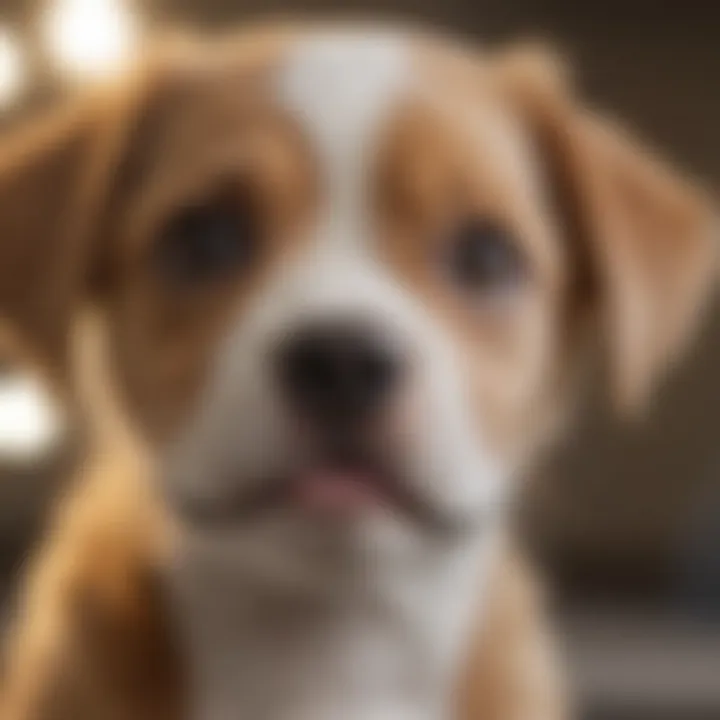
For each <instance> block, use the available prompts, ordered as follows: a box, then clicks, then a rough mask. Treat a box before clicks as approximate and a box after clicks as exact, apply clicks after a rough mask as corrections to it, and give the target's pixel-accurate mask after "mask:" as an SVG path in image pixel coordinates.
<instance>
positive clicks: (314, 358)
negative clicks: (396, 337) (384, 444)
mask: <svg viewBox="0 0 720 720" xmlns="http://www.w3.org/2000/svg"><path fill="white" fill-rule="evenodd" d="M279 360H280V378H281V382H282V386H283V388H284V391H285V393H286V395H287V397H288V398H289V400H290V402H291V403H292V405H293V406H294V407H295V409H296V410H297V411H298V412H300V413H302V414H303V415H305V416H306V417H310V418H311V419H313V420H314V421H318V422H322V423H326V424H327V423H348V422H349V423H355V422H358V421H361V420H365V419H367V418H368V417H369V416H372V415H373V414H374V413H375V412H377V411H379V410H380V409H381V406H382V404H383V402H384V401H385V400H386V399H387V398H388V396H389V395H390V394H391V392H392V390H393V388H394V386H395V385H396V383H397V381H398V379H399V376H400V374H401V372H400V371H401V369H402V362H401V358H400V357H399V353H398V352H397V349H396V348H394V347H393V345H392V343H391V342H390V339H389V338H386V337H383V336H382V334H381V333H378V332H376V331H374V330H373V329H372V328H368V327H362V326H359V325H348V324H322V325H313V326H308V327H305V328H303V329H302V330H300V331H297V332H295V333H293V334H292V335H291V336H290V337H289V338H288V340H287V341H286V342H285V343H284V344H283V346H282V347H281V349H280V353H279Z"/></svg>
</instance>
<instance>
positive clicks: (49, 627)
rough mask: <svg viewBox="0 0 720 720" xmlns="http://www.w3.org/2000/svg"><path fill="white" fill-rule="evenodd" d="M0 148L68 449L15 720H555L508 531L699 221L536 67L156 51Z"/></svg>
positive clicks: (652, 373)
mask: <svg viewBox="0 0 720 720" xmlns="http://www.w3.org/2000/svg"><path fill="white" fill-rule="evenodd" d="M140 65H141V67H139V68H137V69H136V70H135V71H133V72H129V73H128V77H127V78H125V79H123V80H122V81H120V82H118V83H114V84H112V87H109V88H94V89H92V90H89V91H88V93H87V97H85V96H83V97H81V98H76V99H74V100H72V101H71V102H70V103H69V105H68V107H65V108H62V109H59V110H57V112H56V113H55V114H54V115H53V117H51V118H50V119H49V120H44V121H39V122H38V123H37V124H36V125H35V126H34V127H32V128H30V129H24V130H22V131H20V132H19V133H18V134H17V135H15V136H11V137H10V138H9V139H8V140H6V141H5V144H4V145H3V148H2V153H1V156H2V163H1V165H0V308H2V312H3V315H4V317H5V319H6V322H7V324H8V327H10V328H11V329H12V330H13V332H14V333H15V335H16V337H17V338H18V339H19V341H20V342H21V343H22V344H23V347H24V348H26V349H27V352H28V354H29V357H32V358H33V359H34V361H36V362H38V363H40V364H41V366H42V367H43V368H44V371H45V372H46V373H47V376H48V378H49V380H50V382H51V383H52V386H53V387H54V388H55V390H56V392H57V393H59V394H60V395H61V396H62V398H63V399H64V401H66V402H68V403H74V404H77V405H78V406H79V407H81V408H82V412H85V413H86V414H87V419H88V422H87V424H88V427H89V428H90V431H91V433H92V442H91V452H90V454H89V457H88V460H87V463H86V466H85V467H84V468H83V472H81V473H80V477H79V478H78V479H77V481H76V482H75V483H73V485H72V489H71V491H70V492H69V496H68V498H67V499H66V500H65V501H64V502H63V503H62V504H61V506H60V508H59V510H58V513H57V518H56V519H55V521H54V522H53V523H52V526H51V529H50V530H49V531H48V540H47V542H46V543H45V545H46V546H45V547H44V548H43V549H42V550H41V552H39V553H38V557H37V559H36V560H35V563H34V566H33V567H32V568H31V569H30V572H29V580H28V582H27V585H26V586H25V588H24V590H23V591H22V593H21V595H20V598H19V600H18V608H19V609H18V618H17V627H16V629H15V632H14V633H13V634H12V636H11V640H10V642H9V647H8V651H7V661H6V666H5V673H4V678H3V695H2V702H3V703H4V705H3V715H2V717H3V718H4V719H5V720H70V719H72V720H83V719H84V718H92V719H93V720H96V719H102V718H117V719H119V720H126V719H127V720H129V719H130V718H132V719H133V720H138V719H139V720H144V719H146V718H147V719H148V720H150V719H151V718H152V720H159V719H165V718H167V719H168V720H171V719H173V720H174V719H175V718H190V719H191V720H235V719H237V718H254V719H257V720H260V719H268V720H289V719H292V720H309V719H311V720H331V719H332V720H337V719H338V718H344V719H346V720H370V718H372V720H379V719H380V718H392V719H393V720H405V719H407V720H411V719H412V720H439V719H440V718H461V719H462V720H479V719H482V720H491V719H497V720H526V719H527V718H533V719H534V720H558V718H561V717H564V714H565V713H566V712H567V708H566V703H565V693H564V689H563V687H562V679H561V677H558V673H557V672H556V671H557V664H556V660H555V658H554V647H553V643H552V639H551V633H550V632H549V628H548V626H547V625H546V621H545V619H544V616H543V613H542V609H541V602H540V599H539V598H538V597H536V595H535V594H534V590H533V585H532V581H531V578H530V576H529V575H527V574H526V573H525V571H524V570H523V565H522V562H521V560H520V559H519V558H518V557H517V556H516V555H515V554H514V552H513V549H512V542H511V538H510V537H509V532H508V525H509V517H510V514H511V509H512V501H513V498H514V497H516V496H517V494H518V492H519V488H520V486H521V478H522V477H523V475H524V474H525V473H526V470H527V468H528V467H529V466H530V465H531V463H533V462H534V461H535V460H536V458H537V457H538V454H539V453H540V452H541V451H542V450H543V449H544V448H546V447H547V446H548V445H549V444H550V443H551V442H552V440H553V439H554V438H556V437H557V435H558V434H559V433H561V432H562V431H563V429H564V428H565V427H566V425H567V420H568V418H571V417H572V411H573V409H574V407H575V405H576V399H577V398H578V396H579V394H580V393H579V388H580V387H581V386H582V382H583V379H584V378H586V376H587V375H588V373H589V372H591V371H594V368H595V365H596V364H598V363H596V361H597V359H598V358H599V357H602V358H603V362H602V363H601V364H602V366H603V368H604V370H605V374H606V375H607V380H608V383H609V388H610V392H611V394H612V397H613V398H614V400H615V402H616V404H617V405H618V407H619V408H621V409H622V410H623V411H626V412H633V411H635V410H637V409H638V408H640V407H642V405H643V404H644V403H645V402H646V401H647V398H648V397H649V394H650V393H651V391H652V390H653V388H654V387H656V385H657V384H658V382H659V380H660V378H662V377H663V375H664V374H665V371H666V369H667V368H668V367H669V365H670V364H671V363H672V362H673V361H674V360H676V359H677V358H679V357H680V353H681V352H682V350H683V349H684V348H686V347H687V345H688V343H689V342H690V340H691V338H692V336H693V334H694V332H695V331H696V329H697V327H698V323H699V320H700V318H701V317H702V314H703V308H704V307H705V306H706V305H707V304H708V303H707V301H708V299H709V297H710V294H711V289H712V287H713V284H714V274H715V270H716V268H715V262H716V249H715V245H714V242H715V239H714V233H715V230H716V216H715V209H714V207H713V202H712V199H711V197H710V195H709V193H708V192H706V191H705V190H704V189H703V188H702V187H700V186H699V185H698V184H697V183H695V182H693V181H690V180H688V179H685V178H683V177H682V176H681V175H680V174H678V173H676V172H675V171H673V170H670V169H669V168H668V167H667V166H666V165H665V164H664V163H663V162H661V161H659V160H658V159H657V158H656V156H655V154H654V153H653V152H651V151H649V150H647V149H645V148H643V147H642V146H641V145H640V144H639V143H638V142H637V141H636V140H635V139H634V137H633V136H632V135H631V134H630V133H628V132H627V131H626V130H625V129H623V128H622V127H621V126H620V125H618V124H617V123H616V122H614V121H613V120H612V119H610V118H609V117H607V116H606V115H604V114H602V113H598V112H596V111H594V110H592V109H591V108H589V107H588V105H587V104H586V103H585V102H584V101H583V100H582V99H581V98H580V97H579V93H578V92H577V91H576V90H575V89H574V88H573V83H572V80H571V78H569V77H568V73H567V71H566V68H565V66H564V65H563V63H562V62H561V61H560V59H559V58H558V57H556V56H555V54H553V52H552V51H551V50H547V49H544V48H541V47H534V46H522V47H520V46H517V47H512V48H508V49H498V50H484V51H483V50H477V49H474V48H471V47H468V46H467V45H465V44H464V43H462V42H460V41H456V40H453V39H449V38H446V37H440V36H438V35H435V34H433V33H426V32H423V31H415V30H403V29H397V28H392V27H385V26H369V25H368V26H361V25H357V26H349V25H345V26H344V25H332V24H328V25H327V26H313V27H310V26H307V27H302V26H283V27H280V26H274V27H262V28H250V29H246V30H245V31H243V32H241V33H240V34H239V35H232V36H228V37H223V38H214V39H210V40H208V39H203V38H192V37H189V38H183V39H176V40H174V41H173V42H169V43H167V44H163V45H162V48H161V49H159V50H157V51H156V52H154V53H153V54H152V55H151V56H150V57H148V58H145V59H144V60H143V62H142V63H140Z"/></svg>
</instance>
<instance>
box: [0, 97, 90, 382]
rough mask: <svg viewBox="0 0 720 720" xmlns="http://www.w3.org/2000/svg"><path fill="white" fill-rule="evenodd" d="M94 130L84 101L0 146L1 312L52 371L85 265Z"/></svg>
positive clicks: (57, 359)
mask: <svg viewBox="0 0 720 720" xmlns="http://www.w3.org/2000/svg"><path fill="white" fill-rule="evenodd" d="M98 130H99V128H98V127H97V122H96V118H95V117H94V116H93V114H92V113H91V112H90V108H89V107H83V108H79V107H73V108H70V109H65V110H62V111H60V112H59V113H58V114H57V115H56V116H55V117H53V118H50V119H48V120H45V121H43V123H42V124H41V125H38V126H35V127H32V128H31V129H29V130H28V131H25V132H22V133H20V134H19V135H16V136H10V137H9V138H8V139H7V140H6V141H5V142H4V144H3V145H2V146H0V313H1V314H2V319H3V321H4V322H5V323H7V325H8V326H9V329H10V331H11V332H12V333H13V334H14V335H16V336H17V337H18V339H19V340H20V342H21V343H22V345H23V346H24V347H25V348H26V349H30V350H31V352H32V353H33V354H36V355H39V356H40V358H41V359H42V360H43V362H45V363H50V364H52V365H53V367H52V369H53V370H58V369H59V368H58V367H55V365H56V364H61V363H62V356H63V354H64V352H63V345H64V342H65V337H66V335H67V330H68V322H69V318H70V306H71V305H72V304H73V303H74V301H75V294H76V292H77V291H78V288H79V286H80V284H81V280H80V277H81V276H82V274H83V273H84V270H85V267H84V263H85V247H84V246H85V243H86V239H85V238H84V237H83V235H84V233H85V228H84V227H83V222H82V219H83V218H84V216H85V214H86V213H87V212H88V210H89V205H90V196H91V194H92V193H91V192H90V191H91V188H90V185H89V164H90V158H91V157H92V154H93V152H94V149H93V146H94V144H95V142H96V138H97V133H98Z"/></svg>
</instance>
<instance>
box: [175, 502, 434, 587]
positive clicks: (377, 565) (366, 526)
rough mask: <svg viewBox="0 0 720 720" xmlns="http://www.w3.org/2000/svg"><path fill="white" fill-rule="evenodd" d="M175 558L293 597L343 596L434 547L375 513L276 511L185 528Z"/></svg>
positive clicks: (395, 518) (392, 517)
mask: <svg viewBox="0 0 720 720" xmlns="http://www.w3.org/2000/svg"><path fill="white" fill-rule="evenodd" d="M181 542H182V543H183V544H184V551H183V552H182V553H181V556H183V555H184V556H185V557H186V559H187V560H190V561H192V560H194V561H195V562H198V561H199V562H200V563H201V564H203V565H204V566H205V567H207V568H210V567H212V568H215V569H216V570H217V571H218V574H219V575H222V576H223V577H227V578H230V577H235V578H236V580H237V582H240V583H245V582H247V583H249V584H252V585H253V586H258V585H263V584H265V585H267V586H268V587H269V588H275V589H276V590H278V591H279V592H285V591H287V592H292V593H293V594H298V593H299V594H303V593H305V594H307V595H308V596H312V595H316V594H317V593H318V592H322V593H323V595H334V594H338V595H342V594H343V593H345V592H350V593H352V592H357V591H358V590H359V589H360V588H361V587H366V588H367V587H369V586H370V585H371V584H372V583H375V582H376V581H377V578H378V577H379V576H387V577H388V578H392V577H394V576H397V575H398V574H402V573H404V572H406V571H407V569H408V568H410V567H414V566H415V565H416V564H417V563H418V562H421V561H422V560H423V558H424V557H425V556H427V554H428V553H429V552H430V551H431V549H432V547H433V543H432V542H431V541H430V539H429V537H428V535H427V533H426V532H424V531H423V529H422V528H420V527H418V526H417V525H416V524H413V523H412V522H411V521H410V520H408V519H407V518H404V517H402V516H399V515H397V514H395V513H392V512H389V511H385V510H379V511H376V512H366V513H362V514H359V515H357V516H355V517H352V518H350V519H347V518H345V519H342V520H340V519H339V518H332V519H329V518H318V517H317V516H313V515H312V514H308V513H307V512H303V511H298V509H297V508H288V507H285V508H281V509H277V510H275V511H273V512H267V513H264V514H262V515H260V516H258V517H257V518H254V519H252V520H249V521H246V522H243V523H237V524H232V525H227V524H225V525H218V526H213V525H205V526H203V527H202V528H198V527H197V526H193V525H192V524H191V525H186V527H185V532H184V533H183V534H182V541H181Z"/></svg>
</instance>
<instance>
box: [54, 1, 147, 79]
mask: <svg viewBox="0 0 720 720" xmlns="http://www.w3.org/2000/svg"><path fill="white" fill-rule="evenodd" d="M43 31H44V37H45V41H46V43H47V48H48V53H49V54H50V57H51V59H52V60H53V61H54V62H56V63H57V65H58V67H59V68H60V69H61V70H62V71H63V72H65V73H66V74H68V75H70V76H71V77H73V78H75V79H84V78H96V77H101V76H104V75H108V74H111V73H114V72H116V71H117V70H119V69H120V68H122V67H123V66H124V65H125V64H126V63H127V62H128V60H129V59H130V58H131V57H132V55H133V52H134V50H135V45H136V42H137V38H138V26H137V21H136V18H135V17H134V16H133V15H132V13H131V12H130V10H129V8H128V7H127V5H126V4H125V3H124V2H123V0H54V1H53V2H52V4H51V5H50V7H49V8H48V11H47V13H46V15H45V17H44V27H43Z"/></svg>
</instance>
